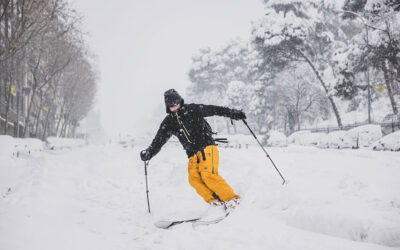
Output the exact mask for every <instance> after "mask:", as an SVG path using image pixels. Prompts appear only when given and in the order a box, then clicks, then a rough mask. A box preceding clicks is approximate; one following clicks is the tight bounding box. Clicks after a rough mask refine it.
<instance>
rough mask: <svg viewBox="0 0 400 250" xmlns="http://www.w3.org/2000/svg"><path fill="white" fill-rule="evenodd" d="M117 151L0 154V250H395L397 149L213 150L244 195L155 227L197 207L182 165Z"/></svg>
mask: <svg viewBox="0 0 400 250" xmlns="http://www.w3.org/2000/svg"><path fill="white" fill-rule="evenodd" d="M142 148H143V147H142V146H137V147H136V148H135V149H134V150H132V149H129V148H126V149H123V148H121V147H120V146H118V145H111V146H88V147H84V148H76V149H71V150H63V151H45V152H39V153H35V154H34V155H32V156H28V155H25V156H24V155H23V156H21V157H20V158H18V159H17V158H11V157H8V156H0V195H1V197H0V249H1V250H3V249H4V250H23V249H29V250H32V249H40V250H45V249H57V250H61V249H68V250H70V249H85V250H87V249H107V250H109V249H296V250H299V249H318V250H320V249H335V250H337V249H399V247H400V181H399V180H400V153H393V152H374V151H371V150H368V149H362V150H357V151H354V150H321V149H317V148H311V147H310V148H309V147H298V146H290V147H288V148H269V149H267V150H268V151H269V153H270V154H271V156H272V158H273V160H274V162H275V163H276V164H277V166H278V168H279V169H280V170H281V171H282V173H283V175H284V176H285V177H286V179H287V180H288V184H287V185H285V186H282V185H281V179H280V177H279V175H278V174H277V173H276V172H275V170H274V169H273V167H272V165H271V163H270V162H269V161H267V160H266V159H265V156H264V155H263V153H262V151H261V150H260V149H259V148H258V147H257V146H251V147H250V148H249V149H241V150H238V149H224V148H222V149H220V158H221V159H220V164H221V165H220V174H221V175H222V176H223V177H224V178H225V179H226V180H227V181H228V183H230V184H231V185H232V187H233V188H234V189H235V191H236V192H237V193H239V194H241V195H242V197H243V202H242V205H241V207H240V208H239V209H238V210H237V211H235V213H233V214H232V215H230V216H229V217H228V218H227V219H226V220H224V221H223V222H221V223H219V224H216V225H212V226H205V227H199V228H196V229H193V228H192V227H191V225H190V224H183V225H179V226H176V227H174V228H172V229H170V230H162V229H158V228H155V227H154V225H153V223H154V221H155V220H157V219H160V218H165V217H173V216H178V215H180V216H183V217H184V216H187V217H191V216H196V215H198V214H200V213H201V212H203V211H204V210H205V209H206V207H207V206H206V204H204V202H203V201H202V199H201V198H200V197H199V196H198V195H197V194H196V193H195V191H194V190H193V189H192V188H191V187H190V186H189V184H188V181H187V170H186V169H187V166H186V164H187V159H186V156H185V154H184V152H183V151H182V149H181V148H180V146H176V145H174V144H173V143H168V144H167V145H166V146H165V148H163V150H162V151H161V152H160V153H159V154H158V155H157V156H156V157H155V158H154V159H153V160H152V161H151V162H150V166H149V173H148V174H149V188H150V203H151V209H152V215H149V214H148V213H147V203H146V195H145V182H144V167H143V163H142V162H141V161H140V159H139V157H138V155H139V153H138V152H139V150H140V149H142Z"/></svg>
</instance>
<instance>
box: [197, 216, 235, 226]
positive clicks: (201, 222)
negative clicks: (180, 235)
mask: <svg viewBox="0 0 400 250" xmlns="http://www.w3.org/2000/svg"><path fill="white" fill-rule="evenodd" d="M228 215H229V214H226V215H225V216H224V217H221V218H217V219H213V220H201V219H198V220H195V221H193V222H192V226H193V228H196V227H198V226H207V225H211V224H217V223H219V222H221V221H222V220H224V219H225V218H226V217H228Z"/></svg>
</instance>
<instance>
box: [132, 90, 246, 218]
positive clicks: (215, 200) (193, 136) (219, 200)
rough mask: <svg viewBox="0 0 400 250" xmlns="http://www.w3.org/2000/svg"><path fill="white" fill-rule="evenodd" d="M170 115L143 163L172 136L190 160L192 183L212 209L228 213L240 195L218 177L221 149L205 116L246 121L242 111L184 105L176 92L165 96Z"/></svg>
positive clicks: (170, 91) (237, 203) (144, 157)
mask: <svg viewBox="0 0 400 250" xmlns="http://www.w3.org/2000/svg"><path fill="white" fill-rule="evenodd" d="M164 99H165V106H166V112H167V116H166V117H165V118H164V120H163V121H162V123H161V125H160V128H159V129H158V131H157V134H156V136H155V138H154V139H153V141H152V143H151V145H150V146H149V147H148V148H147V149H145V150H143V151H141V152H140V157H141V159H142V160H143V161H148V160H150V159H151V158H152V157H153V156H155V155H156V154H157V153H158V152H159V151H160V150H161V147H162V146H163V145H164V144H165V143H166V142H167V141H168V139H169V138H170V137H171V135H175V136H176V137H178V139H179V142H180V143H181V144H182V146H183V148H184V149H185V150H186V154H187V156H188V157H189V166H188V173H189V183H190V185H191V186H192V187H193V188H194V189H195V190H196V192H197V193H198V194H199V195H200V196H201V197H203V199H204V200H205V201H206V202H207V203H209V204H210V209H211V210H213V209H219V210H223V211H224V213H225V214H229V213H230V212H231V211H232V210H233V209H234V208H236V206H237V205H239V203H240V196H239V195H237V194H235V193H234V191H233V189H232V188H231V187H230V186H229V185H228V184H227V183H226V181H225V180H224V179H223V178H222V177H221V176H220V175H219V174H218V163H219V162H218V161H219V156H218V149H217V147H216V145H215V141H214V139H213V138H212V130H211V126H210V125H209V124H208V123H207V121H206V120H205V119H204V117H208V116H214V115H218V116H225V117H230V118H231V119H235V120H241V119H246V115H245V113H244V112H243V111H241V110H236V109H229V108H226V107H220V106H214V105H203V104H185V103H184V100H183V98H182V97H181V96H180V95H179V94H178V92H177V91H175V90H174V89H170V90H167V91H166V92H165V93H164Z"/></svg>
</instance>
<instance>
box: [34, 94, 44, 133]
mask: <svg viewBox="0 0 400 250" xmlns="http://www.w3.org/2000/svg"><path fill="white" fill-rule="evenodd" d="M42 106H43V94H40V100H39V110H38V114H37V118H36V127H35V135H36V138H38V133H39V123H40V115H41V114H42V108H43V107H42Z"/></svg>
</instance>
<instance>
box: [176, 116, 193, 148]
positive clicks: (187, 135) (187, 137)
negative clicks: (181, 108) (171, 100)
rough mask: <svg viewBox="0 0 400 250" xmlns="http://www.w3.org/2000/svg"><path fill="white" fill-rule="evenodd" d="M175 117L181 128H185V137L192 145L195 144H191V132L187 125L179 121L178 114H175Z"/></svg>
mask: <svg viewBox="0 0 400 250" xmlns="http://www.w3.org/2000/svg"><path fill="white" fill-rule="evenodd" d="M175 116H176V120H177V121H178V123H179V126H180V127H181V128H183V134H184V135H185V137H186V140H188V142H189V143H192V144H193V142H191V141H190V139H189V136H190V134H189V132H188V131H187V129H186V127H185V125H183V123H182V121H181V120H180V119H179V116H178V112H176V113H175Z"/></svg>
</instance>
